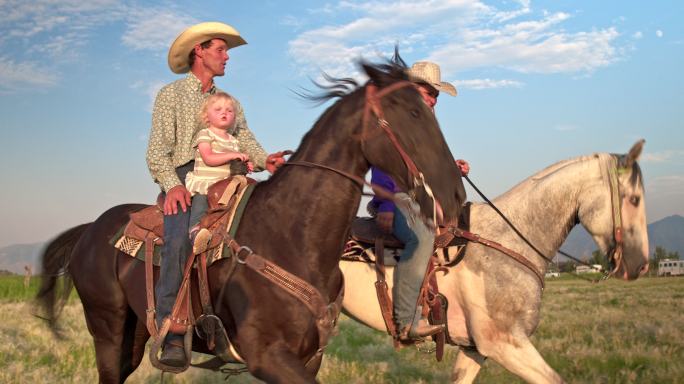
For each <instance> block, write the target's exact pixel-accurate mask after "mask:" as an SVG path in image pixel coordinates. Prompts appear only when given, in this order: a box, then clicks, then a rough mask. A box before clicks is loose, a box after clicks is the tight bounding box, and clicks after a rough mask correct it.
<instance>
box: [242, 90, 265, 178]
mask: <svg viewBox="0 0 684 384" xmlns="http://www.w3.org/2000/svg"><path fill="white" fill-rule="evenodd" d="M236 101H237V100H236ZM236 109H237V113H236V114H235V138H236V139H237V140H238V143H239V145H240V152H242V153H246V154H247V155H249V161H251V162H252V163H253V164H254V171H255V172H259V171H263V170H264V169H266V157H267V156H268V154H267V153H266V151H264V148H263V147H262V146H261V144H259V142H258V141H257V140H256V138H255V137H254V134H252V131H250V130H249V128H248V127H247V119H245V113H244V111H243V109H242V105H240V103H239V102H237V108H236Z"/></svg>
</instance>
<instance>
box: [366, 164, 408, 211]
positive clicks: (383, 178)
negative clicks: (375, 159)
mask: <svg viewBox="0 0 684 384" xmlns="http://www.w3.org/2000/svg"><path fill="white" fill-rule="evenodd" d="M371 183H373V184H377V185H379V186H381V187H383V188H385V189H386V190H388V191H390V192H392V193H397V192H401V190H400V189H398V188H397V185H396V184H395V183H394V180H392V178H391V177H389V175H387V174H386V173H385V172H383V171H381V170H379V169H378V168H375V167H371ZM370 203H371V205H373V206H374V207H375V208H376V209H377V211H378V212H394V202H393V201H392V200H386V199H383V198H380V197H378V196H373V199H372V200H371V202H370Z"/></svg>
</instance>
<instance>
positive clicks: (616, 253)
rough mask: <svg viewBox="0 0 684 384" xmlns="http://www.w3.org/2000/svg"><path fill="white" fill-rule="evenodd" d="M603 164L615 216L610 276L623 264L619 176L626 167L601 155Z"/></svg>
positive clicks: (605, 155)
mask: <svg viewBox="0 0 684 384" xmlns="http://www.w3.org/2000/svg"><path fill="white" fill-rule="evenodd" d="M598 156H599V159H600V160H601V163H604V164H605V165H606V166H605V167H602V168H603V169H605V172H606V173H607V175H606V177H607V179H608V185H609V186H610V205H611V211H612V216H613V246H612V247H611V249H610V250H609V251H608V263H609V264H610V265H612V267H613V268H612V270H611V271H610V272H609V275H613V274H615V272H617V270H618V268H619V267H620V264H622V263H623V262H624V261H623V258H622V251H623V245H624V242H623V238H622V209H621V208H622V199H621V197H620V181H619V180H618V174H619V173H620V172H621V171H623V170H625V168H624V167H618V163H617V159H616V158H615V156H613V155H608V154H599V155H598Z"/></svg>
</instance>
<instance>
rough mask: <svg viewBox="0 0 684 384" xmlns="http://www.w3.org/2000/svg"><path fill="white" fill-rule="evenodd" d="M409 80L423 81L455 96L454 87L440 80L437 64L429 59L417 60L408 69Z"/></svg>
mask: <svg viewBox="0 0 684 384" xmlns="http://www.w3.org/2000/svg"><path fill="white" fill-rule="evenodd" d="M408 77H409V80H411V81H413V82H414V83H425V84H429V85H431V86H433V87H435V89H436V90H438V91H440V92H446V93H448V94H450V95H451V96H456V87H454V86H453V85H452V84H450V83H447V82H445V81H442V78H441V77H442V76H441V73H440V70H439V65H437V64H435V63H431V62H429V61H417V62H415V63H414V64H413V65H412V66H411V68H409V70H408Z"/></svg>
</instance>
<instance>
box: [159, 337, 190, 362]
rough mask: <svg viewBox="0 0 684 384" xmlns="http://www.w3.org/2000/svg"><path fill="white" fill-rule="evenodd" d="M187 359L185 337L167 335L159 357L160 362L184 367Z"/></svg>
mask: <svg viewBox="0 0 684 384" xmlns="http://www.w3.org/2000/svg"><path fill="white" fill-rule="evenodd" d="M186 359H187V357H186V356H185V348H184V345H183V338H182V337H180V338H176V337H172V338H169V337H167V338H166V342H165V343H164V347H163V348H162V354H161V356H160V357H159V362H160V363H162V364H164V365H169V366H172V367H183V366H185V363H186Z"/></svg>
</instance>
